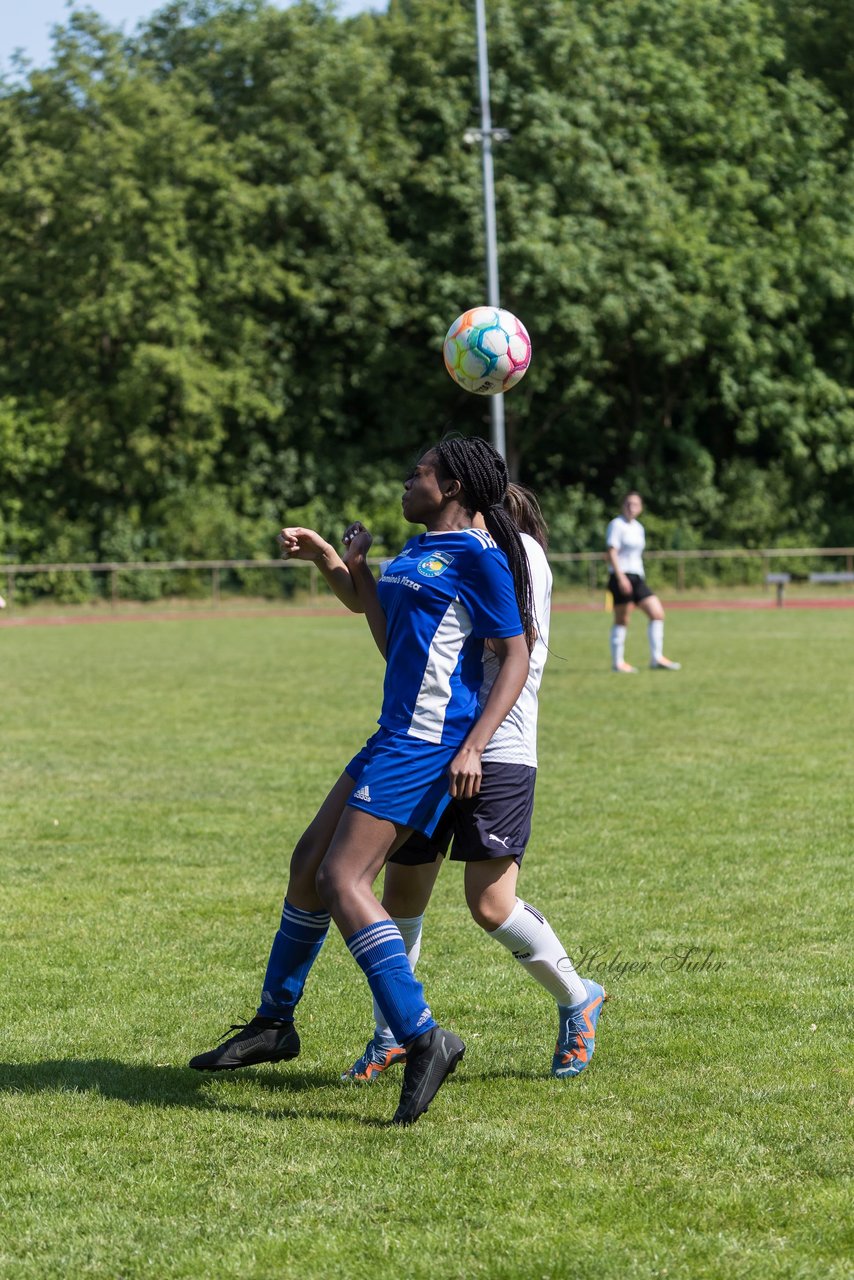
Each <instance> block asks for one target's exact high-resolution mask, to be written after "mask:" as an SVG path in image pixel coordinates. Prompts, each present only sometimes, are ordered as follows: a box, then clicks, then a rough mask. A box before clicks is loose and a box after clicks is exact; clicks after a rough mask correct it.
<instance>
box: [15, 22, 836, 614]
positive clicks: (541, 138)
mask: <svg viewBox="0 0 854 1280" xmlns="http://www.w3.org/2000/svg"><path fill="white" fill-rule="evenodd" d="M488 27H489V42H490V62H491V73H492V105H493V115H494V119H495V122H496V124H499V125H501V126H503V127H505V128H509V129H510V130H511V132H512V141H511V142H510V143H509V144H501V145H499V146H497V147H496V153H495V163H496V180H497V203H498V223H499V232H500V240H501V273H502V283H503V301H504V303H505V305H507V306H509V307H510V308H511V309H513V310H516V311H517V312H518V313H519V314H520V315H521V316H522V317H523V318H524V319H525V321H526V323H527V324H528V327H529V328H530V330H531V332H532V335H533V339H534V362H533V365H532V368H531V371H530V373H529V374H528V376H527V377H526V379H525V381H524V382H523V383H522V384H521V385H520V387H519V388H517V389H516V390H514V392H513V393H512V394H511V395H510V396H508V398H507V401H506V409H507V432H508V453H509V459H510V462H511V467H512V469H513V471H514V473H515V474H517V475H518V476H519V478H521V479H523V480H524V481H526V482H527V483H530V484H532V485H533V486H534V487H535V488H537V489H538V491H540V492H541V494H542V495H543V496H544V498H545V499H546V505H547V506H548V507H549V510H550V512H552V513H553V518H554V519H555V520H556V521H557V524H556V527H555V545H556V546H557V545H558V544H560V547H561V549H576V548H584V547H587V546H588V545H590V544H591V542H593V543H597V539H600V538H601V527H600V529H599V530H598V531H596V530H595V529H594V524H595V521H596V520H599V521H600V525H601V520H603V519H604V516H605V514H606V513H607V512H608V511H609V510H610V508H611V506H612V504H613V501H614V495H615V494H616V493H618V492H619V491H620V490H622V489H623V488H624V487H626V486H627V485H633V486H639V487H640V488H641V489H642V490H643V491H644V492H645V493H646V494H647V498H648V507H649V510H650V512H651V513H653V514H657V515H658V517H659V518H660V520H661V522H662V524H661V531H662V533H663V534H664V535H665V536H666V537H667V539H668V540H669V543H670V544H672V545H677V546H687V545H697V542H698V541H699V542H720V543H723V542H728V541H730V542H731V541H745V540H747V541H749V542H750V543H752V544H755V543H757V542H760V541H762V540H764V539H767V538H770V539H775V538H784V539H786V538H788V537H790V536H791V537H794V538H795V539H796V540H799V541H802V542H805V541H816V540H821V539H823V538H825V537H827V538H829V539H831V540H835V541H837V542H839V541H844V540H848V541H849V542H850V541H851V540H852V537H854V533H852V523H851V520H852V518H851V516H850V502H849V500H848V495H849V493H850V488H851V484H852V482H854V343H852V340H851V333H852V326H854V163H852V131H851V127H850V107H851V100H850V93H849V90H848V89H847V87H846V86H847V85H848V83H849V81H850V77H849V78H848V79H846V74H847V68H848V66H849V63H850V59H851V40H850V23H848V25H847V26H846V17H845V6H844V5H842V4H841V3H837V2H836V0H821V2H820V3H817V4H815V5H810V6H807V7H806V8H804V7H803V6H801V7H798V6H795V5H790V4H789V3H788V0H776V4H772V3H771V0H680V2H679V3H678V4H674V3H673V2H672V0H614V3H610V4H608V5H607V6H602V5H600V4H596V3H594V0H579V3H578V4H575V5H572V6H570V5H566V4H562V3H557V2H556V0H532V2H531V3H530V4H528V5H525V6H523V7H522V8H521V9H520V6H518V5H514V4H511V3H510V0H492V2H491V3H490V4H489V6H488ZM846 113H848V114H846ZM478 123H479V116H478V110H477V86H476V54H475V35H474V23H473V14H472V13H471V11H470V10H469V8H468V7H467V6H461V5H459V4H458V3H456V0H392V2H391V4H390V5H389V9H388V12H387V13H379V14H364V15H362V16H360V17H359V18H357V19H352V20H346V21H344V20H341V19H339V17H338V16H337V15H336V13H335V11H334V8H333V7H331V6H329V5H326V4H322V3H312V2H311V0H300V2H299V3H296V4H294V5H292V6H290V7H289V8H287V9H285V10H281V9H278V8H273V7H272V5H270V4H267V3H265V0H197V2H190V0H180V2H177V3H172V4H168V5H166V7H165V8H163V9H162V10H161V11H160V12H159V13H157V14H155V15H154V16H153V17H152V18H151V19H150V20H149V21H148V22H147V23H146V24H145V25H144V26H143V27H142V29H141V31H140V33H139V34H138V35H137V36H135V37H133V38H129V39H128V38H124V37H122V36H120V35H119V34H117V33H116V32H113V31H111V30H110V29H109V28H108V27H106V26H105V25H104V24H103V23H102V22H101V21H100V20H99V19H98V18H97V17H96V16H95V15H94V14H93V13H92V12H91V11H89V10H81V11H72V13H71V14H70V16H69V18H68V22H67V25H66V27H65V28H64V29H61V30H60V31H59V32H58V34H57V37H56V43H55V48H54V55H53V59H52V61H51V63H50V65H49V66H47V67H45V68H42V69H37V70H33V71H31V72H30V73H29V75H28V76H26V77H24V78H22V79H19V80H18V81H7V82H6V83H5V84H1V85H0V233H2V234H0V555H4V556H6V557H9V556H12V557H20V558H22V559H33V558H40V559H41V558H44V555H45V550H46V547H47V546H49V545H50V544H51V541H52V539H53V537H54V533H53V530H55V529H59V528H61V529H63V530H66V531H67V530H69V529H72V528H73V529H74V531H75V532H74V535H73V536H74V539H75V541H76V542H79V543H85V544H86V545H87V546H89V547H90V549H91V553H92V554H93V555H96V556H100V557H102V558H108V557H109V556H110V555H112V554H113V552H112V551H111V550H110V548H118V547H120V546H122V547H126V548H127V549H128V550H129V551H133V550H134V548H136V550H137V552H138V554H140V555H142V556H143V558H147V557H148V556H149V555H151V556H155V555H157V556H162V557H171V556H175V555H178V556H182V555H188V554H189V550H188V548H189V547H191V546H194V545H195V546H200V545H203V544H207V545H210V546H213V545H216V546H217V547H221V548H223V551H222V554H224V555H225V554H229V552H228V551H226V550H225V548H231V554H235V555H236V554H238V552H237V550H236V548H237V547H243V548H245V549H246V554H247V555H263V554H265V553H266V551H267V548H268V546H269V542H270V538H271V536H272V534H273V533H274V531H275V529H276V528H277V527H278V526H279V525H280V524H281V523H282V522H283V521H284V520H285V519H286V518H287V519H291V518H293V516H294V514H295V513H296V514H300V513H301V514H302V515H304V516H306V517H307V516H308V515H309V514H311V515H312V519H314V520H316V521H317V522H319V523H324V525H325V528H326V529H327V530H328V532H329V533H330V534H334V535H335V536H337V534H338V533H339V532H340V528H339V526H340V524H341V521H342V520H343V522H344V523H346V522H347V520H349V519H350V518H351V517H353V516H357V515H358V516H360V517H362V518H366V516H367V515H370V518H371V520H372V521H373V522H374V523H375V524H376V525H377V534H378V541H379V543H381V544H382V545H383V546H385V547H386V548H388V549H391V548H392V547H393V545H394V544H395V543H396V542H399V540H400V537H401V536H402V534H403V533H404V532H405V530H404V529H403V527H402V524H401V521H400V518H399V512H398V510H397V506H396V502H397V499H396V496H395V486H396V485H397V484H399V481H400V479H401V478H402V476H403V474H405V472H406V469H407V468H408V466H409V464H410V461H411V458H412V456H413V455H414V454H415V453H416V452H417V450H418V449H419V448H421V447H423V446H424V445H425V444H427V443H429V442H430V441H431V440H432V439H434V438H435V437H436V436H437V435H438V434H440V433H441V431H442V430H443V429H444V428H445V427H446V426H448V425H453V426H455V427H457V428H458V429H462V430H464V431H466V432H476V433H485V432H486V431H487V430H488V405H487V404H486V403H485V402H484V401H483V400H482V399H481V398H479V397H474V396H467V395H466V394H465V393H464V392H461V391H460V390H459V389H458V388H456V387H455V386H454V384H453V383H452V382H451V381H450V380H449V379H448V378H447V376H446V375H445V373H444V370H443V369H442V365H441V359H440V348H441V341H442V337H443V335H444V332H445V329H446V327H447V325H448V323H449V321H450V320H451V319H452V318H453V316H454V315H456V314H457V313H458V312H459V311H460V310H462V309H463V308H464V307H465V306H468V305H470V304H471V303H472V302H474V301H477V300H479V299H481V298H482V295H483V269H482V249H481V245H482V235H483V213H482V199H481V178H480V158H479V151H478V148H477V147H474V148H472V147H468V146H466V144H465V142H464V138H463V135H464V132H465V130H466V128H467V127H469V126H476V125H477V124H478ZM564 501H566V502H567V503H568V504H569V509H568V510H567V511H566V512H565V513H564V514H562V507H561V504H562V502H564ZM205 505H210V508H211V510H210V513H209V515H208V516H203V515H202V514H201V512H200V508H201V507H204V506H205ZM754 506H755V510H754ZM182 513H183V514H182ZM289 513H290V514H289ZM253 540H254V541H253ZM250 544H251V549H250ZM151 589H152V590H153V589H154V588H153V585H152V588H151Z"/></svg>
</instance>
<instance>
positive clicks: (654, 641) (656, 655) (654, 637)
mask: <svg viewBox="0 0 854 1280" xmlns="http://www.w3.org/2000/svg"><path fill="white" fill-rule="evenodd" d="M646 631H647V635H648V636H649V656H650V658H651V659H652V661H653V662H658V660H659V659H660V657H661V655H662V654H663V653H664V622H663V621H662V619H661V618H657V619H654V620H653V621H651V622H650V624H649V626H648V627H647V629H646Z"/></svg>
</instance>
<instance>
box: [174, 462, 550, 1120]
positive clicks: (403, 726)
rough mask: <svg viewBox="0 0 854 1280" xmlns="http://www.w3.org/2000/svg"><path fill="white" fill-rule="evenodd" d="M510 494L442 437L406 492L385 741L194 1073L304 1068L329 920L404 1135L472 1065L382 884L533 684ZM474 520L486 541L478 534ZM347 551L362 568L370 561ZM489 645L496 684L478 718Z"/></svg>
mask: <svg viewBox="0 0 854 1280" xmlns="http://www.w3.org/2000/svg"><path fill="white" fill-rule="evenodd" d="M506 489H507V468H506V465H505V463H504V460H503V459H502V458H501V456H500V454H498V453H497V452H496V451H495V450H494V449H493V448H492V447H491V446H490V445H489V444H488V443H487V442H486V441H484V440H481V439H478V438H473V439H443V440H442V441H440V443H439V444H437V445H435V446H434V447H433V448H432V449H430V450H428V451H427V453H425V454H424V456H423V457H422V458H421V460H420V462H419V463H418V465H417V466H416V467H415V469H414V470H413V472H412V474H411V475H410V476H409V477H408V479H407V480H406V484H405V491H404V495H403V500H402V504H403V512H404V515H405V516H406V518H407V520H409V521H410V522H411V523H413V524H423V525H424V527H425V532H424V533H422V534H419V535H418V536H416V537H414V538H411V539H410V540H409V542H407V544H406V546H405V547H404V548H403V551H402V552H401V554H400V555H399V556H398V557H397V558H396V559H395V560H393V561H392V562H391V564H390V565H389V566H388V567H387V569H386V571H385V573H384V574H383V575H382V578H381V580H380V583H379V584H378V599H379V603H380V605H381V608H382V611H383V614H384V627H385V637H384V644H385V653H386V677H385V683H384V693H383V705H382V711H381V714H380V718H379V725H380V728H379V730H378V732H377V733H375V734H374V735H373V736H372V737H371V738H370V739H369V741H368V743H367V744H366V746H365V747H364V748H363V749H362V751H360V752H359V753H358V754H357V755H356V756H355V757H354V758H353V760H351V762H350V764H349V765H348V766H347V768H346V769H345V771H344V773H343V774H342V775H341V777H340V778H339V779H338V781H337V782H336V784H335V786H334V787H333V788H332V790H331V792H330V793H329V795H328V796H327V798H326V800H325V801H324V803H323V804H322V805H321V808H320V810H319V811H318V814H317V816H316V817H315V819H314V821H313V822H312V823H311V825H310V826H309V828H308V829H307V831H306V832H305V833H304V835H303V836H302V838H301V839H300V841H299V842H298V843H297V846H296V849H295V850H294V853H293V856H292V859H291V867H290V878H289V882H288V889H287V893H286V896H285V904H284V908H283V912H282V920H281V924H280V927H279V930H278V932H277V934H276V936H275V938H274V941H273V947H272V949H271V953H270V958H269V961H268V966H267V973H266V976H265V979H264V987H263V991H262V996H261V1004H260V1006H259V1009H258V1014H257V1015H256V1017H255V1018H253V1019H252V1020H251V1021H250V1022H249V1023H247V1024H245V1025H243V1026H238V1027H232V1028H231V1030H234V1031H236V1032H237V1034H236V1035H234V1036H232V1037H231V1038H230V1039H229V1040H227V1041H226V1042H225V1043H224V1044H222V1045H220V1046H219V1047H218V1048H216V1049H213V1050H211V1051H210V1052H208V1053H203V1054H199V1055H197V1056H196V1057H195V1058H193V1059H192V1060H191V1062H190V1066H191V1067H193V1068H194V1069H196V1070H200V1071H224V1070H233V1069H234V1068H236V1067H240V1066H250V1065H254V1064H256V1063H259V1062H278V1061H285V1060H287V1059H290V1058H294V1057H296V1056H297V1054H298V1053H299V1037H298V1035H297V1032H296V1029H295V1027H294V1009H295V1007H296V1004H297V1003H298V1001H299V999H300V997H301V996H302V993H303V989H304V986H305V982H306V979H307V977H308V974H309V971H310V969H311V966H312V964H313V963H314V960H315V959H316V957H317V955H318V953H319V951H320V948H321V946H322V943H323V940H324V938H325V936H326V933H327V931H328V928H329V923H330V917H331V918H332V919H334V921H335V923H336V925H337V926H338V928H339V929H340V931H341V933H342V936H343V937H344V939H345V942H346V944H347V946H348V948H349V949H350V951H351V953H352V955H353V957H354V959H356V961H357V962H358V963H359V965H360V966H361V968H362V969H363V971H364V972H365V975H366V977H367V979H368V983H369V985H370V987H371V991H372V992H373V995H374V997H375V999H376V1000H377V1003H378V1004H379V1006H380V1008H381V1009H382V1011H383V1013H384V1015H385V1017H386V1019H387V1020H388V1023H389V1025H390V1026H391V1028H392V1030H393V1033H394V1035H395V1038H396V1039H397V1041H398V1043H399V1044H401V1045H404V1046H405V1048H406V1051H407V1059H406V1066H405V1069H404V1078H403V1087H402V1090H401V1096H400V1103H399V1105H398V1108H397V1111H396V1112H395V1115H394V1122H395V1123H398V1124H404V1125H405V1124H411V1123H413V1121H415V1120H417V1118H418V1117H419V1116H420V1115H422V1114H423V1113H424V1112H425V1111H426V1110H427V1107H428V1106H429V1105H430V1102H431V1101H432V1099H433V1098H434V1097H435V1094H436V1092H437V1090H438V1089H439V1088H440V1086H441V1085H442V1083H443V1081H444V1080H445V1079H446V1078H447V1076H448V1075H449V1074H450V1073H451V1072H452V1071H453V1070H454V1069H455V1068H456V1066H457V1063H458V1062H459V1061H460V1059H461V1058H462V1056H463V1053H464V1052H465V1045H464V1044H463V1042H462V1041H461V1040H460V1039H459V1037H457V1036H455V1035H454V1034H453V1033H452V1032H450V1031H447V1030H445V1029H444V1028H442V1027H440V1026H438V1025H437V1024H436V1022H435V1021H434V1019H433V1017H432V1014H431V1012H430V1009H429V1007H428V1006H427V1004H426V1001H425V999H424V994H423V990H422V988H421V984H420V983H419V982H418V981H417V979H416V978H415V976H414V974H413V973H412V969H411V967H410V965H409V961H408V960H407V956H406V948H405V946H404V943H403V940H402V938H401V935H400V932H399V930H398V929H397V928H396V926H395V925H394V924H393V922H392V921H391V919H390V918H389V916H388V914H387V913H386V912H385V911H384V910H383V908H382V907H381V906H380V904H379V903H378V902H377V899H376V897H375V895H374V893H373V883H374V881H375V879H376V877H377V875H378V874H379V872H380V870H381V869H382V867H383V865H384V863H385V861H386V859H387V858H388V856H389V855H390V854H391V853H393V852H394V850H395V849H396V848H398V847H399V846H400V845H402V844H403V843H404V842H405V840H406V839H407V838H408V836H409V835H410V833H411V832H412V831H413V830H418V831H421V832H423V833H424V834H425V835H430V834H432V832H433V831H434V830H435V827H436V825H437V823H438V821H439V819H440V817H441V815H442V812H443V811H444V809H445V807H446V806H447V804H448V803H449V800H450V798H451V797H457V798H464V797H470V796H473V795H476V794H477V792H478V790H479V787H480V779H481V756H482V754H483V751H484V748H485V747H486V745H487V743H488V742H489V740H490V738H491V737H492V735H493V733H494V732H495V730H496V729H497V728H498V726H499V725H500V724H501V722H502V721H503V720H504V718H505V716H506V715H507V713H508V712H509V711H510V709H511V708H512V707H513V705H514V704H515V702H516V700H517V698H518V696H519V694H520V692H521V690H522V688H523V686H524V684H525V681H526V679H527V675H528V660H529V652H530V648H531V646H532V645H533V642H534V623H533V614H532V603H531V586H530V579H529V574H528V566H527V560H526V558H525V553H524V549H523V547H522V543H521V539H520V537H519V534H518V531H517V530H516V528H515V525H514V524H513V521H512V520H511V518H510V517H509V516H508V514H507V513H506V511H505V510H504V507H503V505H502V504H503V498H504V495H505V492H506ZM476 512H480V513H481V515H482V516H483V521H484V524H485V526H486V528H485V529H483V530H476V529H473V528H472V527H471V525H472V519H473V517H474V515H475V513H476ZM282 539H283V546H284V549H285V552H286V553H287V554H291V555H297V556H300V557H302V558H308V559H314V560H316V562H317V563H318V565H319V566H320V568H321V569H322V571H323V572H324V574H325V576H326V577H327V579H328V580H329V581H330V583H331V584H332V585H333V587H334V588H336V589H337V591H338V594H339V595H340V596H341V598H344V599H347V598H348V596H349V594H350V593H351V592H353V586H352V582H351V581H349V580H348V577H349V574H348V568H347V566H346V565H345V564H344V563H343V562H342V561H341V560H340V558H338V557H336V556H335V553H334V552H332V549H331V548H330V547H328V544H324V543H323V542H322V540H320V539H318V537H317V535H316V534H313V533H312V531H310V530H302V529H287V530H283V534H282ZM318 544H320V545H319V546H318ZM351 550H352V553H353V556H354V557H358V555H359V547H358V546H356V547H354V548H352V549H351ZM486 641H489V643H490V645H491V647H492V650H493V651H494V653H495V655H496V658H497V660H498V664H499V671H498V675H497V677H496V679H495V681H494V683H493V686H492V689H491V691H490V695H489V697H488V699H487V701H486V703H485V705H484V706H483V707H482V708H479V705H478V693H479V689H480V685H481V681H482V653H483V645H484V643H485V642H486Z"/></svg>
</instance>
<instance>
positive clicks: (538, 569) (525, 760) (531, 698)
mask: <svg viewBox="0 0 854 1280" xmlns="http://www.w3.org/2000/svg"><path fill="white" fill-rule="evenodd" d="M521 538H522V543H523V545H524V547H525V554H526V556H527V557H528V568H529V569H530V572H531V591H532V594H533V597H534V613H535V617H534V626H535V627H536V629H537V639H536V642H535V644H534V648H533V650H532V652H531V662H530V666H529V668H528V679H527V680H526V681H525V687H524V689H523V690H522V692H521V693H520V694H519V699H518V701H517V702H516V704H515V706H514V707H513V709H512V710H511V711H510V712H509V713H508V715H507V718H506V719H505V720H504V721H503V722H502V723H501V724H500V725H499V726H498V728H497V729H496V731H495V733H494V734H493V735H492V738H491V739H490V742H489V745H488V746H487V748H486V750H485V751H484V753H483V759H484V760H500V761H503V762H504V763H505V764H526V765H530V767H531V768H534V769H535V768H536V767H537V712H538V703H537V696H538V694H539V690H540V683H541V681H542V678H543V668H544V667H545V665H546V658H547V657H548V655H549V651H548V643H549V622H550V619H551V608H552V571H551V569H550V568H549V562H548V560H547V559H546V553H545V551H543V549H542V547H541V546H540V544H539V542H537V541H536V539H535V538H531V537H530V536H529V535H528V534H527V533H523V534H522V535H521ZM498 671H499V664H498V659H497V658H496V656H495V654H494V653H493V652H492V650H491V649H487V648H484V651H483V684H482V685H481V689H480V695H479V702H480V707H481V710H483V707H484V704H485V703H486V699H487V697H488V696H489V691H490V689H491V688H492V685H493V683H494V681H495V677H496V676H497V675H498Z"/></svg>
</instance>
